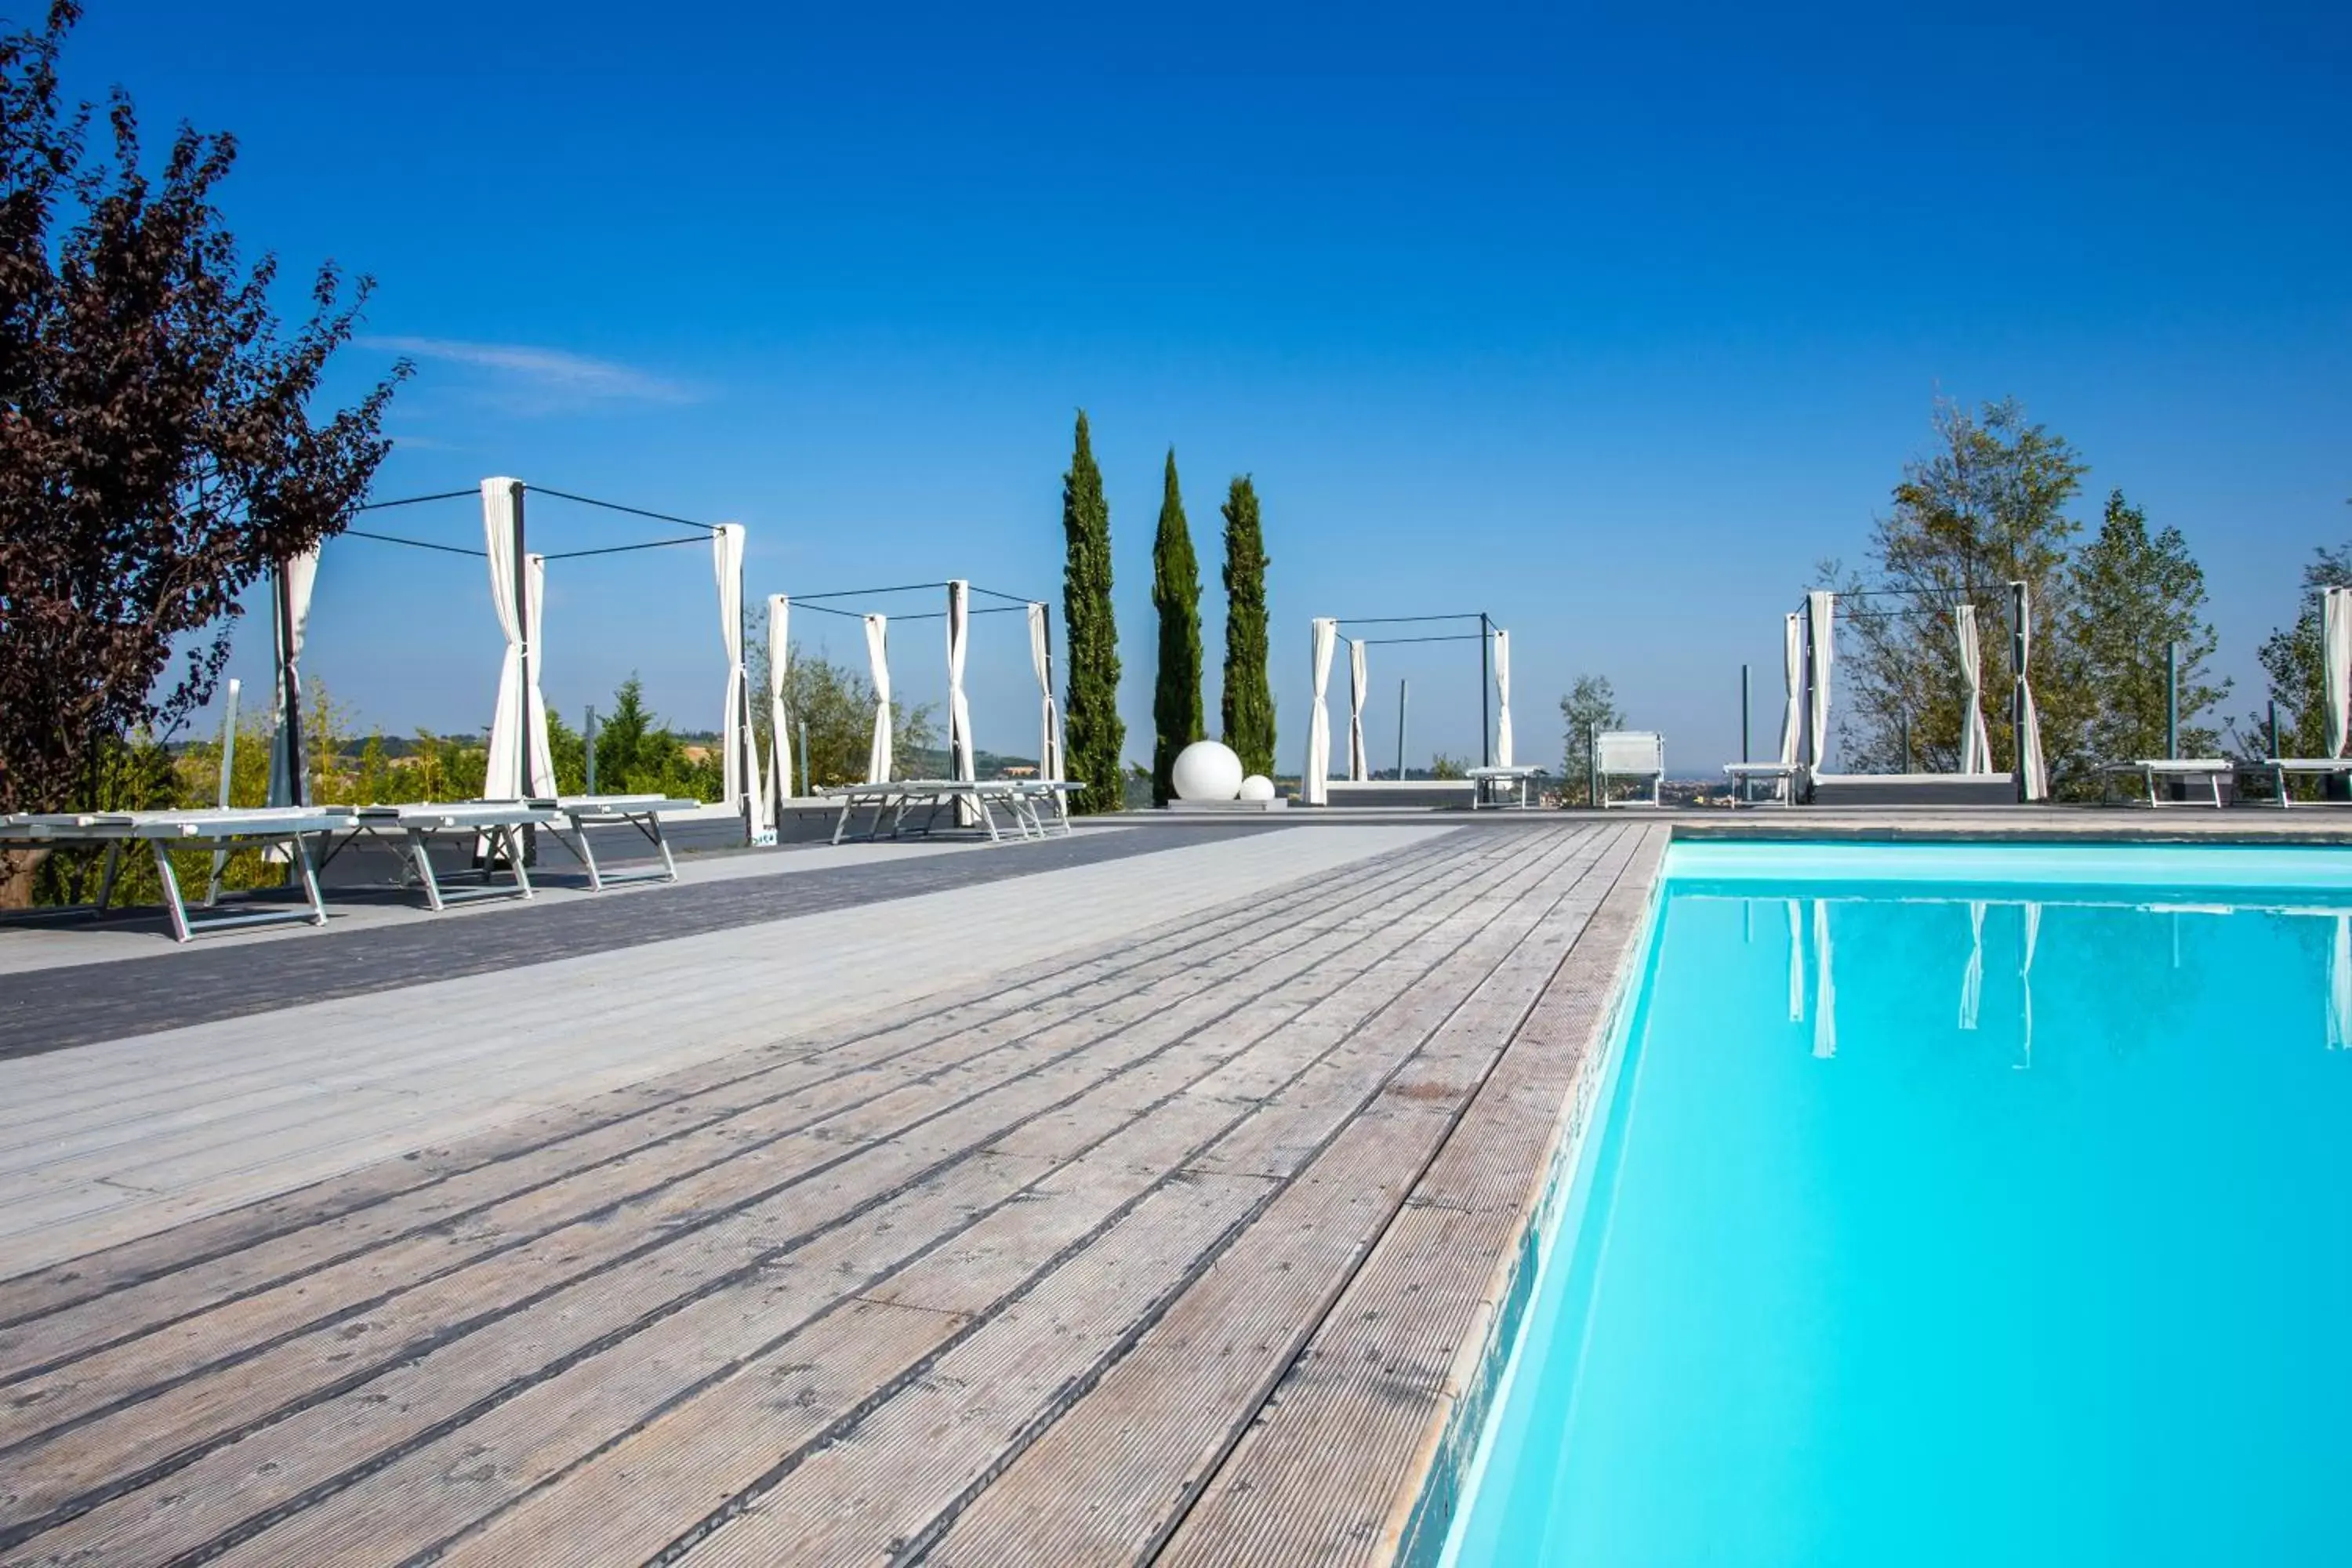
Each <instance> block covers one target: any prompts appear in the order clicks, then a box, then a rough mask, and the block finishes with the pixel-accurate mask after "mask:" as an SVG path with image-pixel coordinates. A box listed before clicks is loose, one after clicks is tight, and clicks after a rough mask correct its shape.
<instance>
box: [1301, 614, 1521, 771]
mask: <svg viewBox="0 0 2352 1568" xmlns="http://www.w3.org/2000/svg"><path fill="white" fill-rule="evenodd" d="M1331 620H1332V622H1333V624H1334V625H1335V626H1429V625H1434V624H1438V623H1442V622H1446V621H1475V622H1477V623H1478V629H1477V630H1476V631H1475V632H1433V633H1427V634H1420V635H1415V636H1412V637H1349V635H1348V634H1347V633H1346V632H1344V631H1342V632H1340V633H1339V640H1340V641H1341V642H1344V643H1348V644H1349V645H1351V646H1354V645H1360V646H1362V647H1395V646H1397V645H1399V644H1402V643H1423V642H1469V641H1471V640H1473V639H1475V640H1476V642H1477V644H1478V765H1479V766H1480V767H1482V768H1483V767H1491V766H1493V765H1494V762H1495V720H1494V692H1495V641H1494V632H1495V621H1494V617H1493V616H1489V615H1487V614H1486V611H1484V610H1465V611H1464V612H1462V613H1461V614H1459V615H1448V616H1332V617H1331ZM1368 695H1369V694H1368ZM1400 722H1402V721H1400ZM1397 777H1398V780H1399V781H1400V782H1402V780H1403V777H1404V764H1403V763H1402V760H1400V761H1399V763H1398V764H1397Z"/></svg>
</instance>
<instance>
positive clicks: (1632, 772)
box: [1592, 730, 1666, 808]
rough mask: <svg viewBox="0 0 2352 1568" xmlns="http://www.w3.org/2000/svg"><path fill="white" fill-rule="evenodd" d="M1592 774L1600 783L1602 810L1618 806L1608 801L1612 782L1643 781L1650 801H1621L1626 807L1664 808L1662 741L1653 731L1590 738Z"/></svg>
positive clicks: (1611, 732)
mask: <svg viewBox="0 0 2352 1568" xmlns="http://www.w3.org/2000/svg"><path fill="white" fill-rule="evenodd" d="M1592 771H1593V774H1594V776H1595V777H1596V778H1598V779H1599V780H1600V784H1601V789H1600V795H1601V800H1600V804H1601V806H1602V807H1604V808H1606V807H1608V806H1612V805H1618V804H1621V803H1619V802H1616V801H1612V800H1611V799H1610V798H1609V781H1610V780H1611V779H1612V778H1631V779H1647V780H1648V781H1649V782H1650V798H1649V799H1648V800H1646V801H1644V800H1641V799H1639V798H1636V799H1633V800H1629V801H1625V802H1623V803H1622V804H1623V805H1664V804H1665V788H1666V738H1665V737H1664V735H1661V734H1659V733H1657V732H1656V731H1654V730H1604V731H1601V733H1600V734H1598V735H1595V736H1594V737H1593V738H1592Z"/></svg>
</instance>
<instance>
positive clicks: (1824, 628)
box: [1805, 588, 1837, 773]
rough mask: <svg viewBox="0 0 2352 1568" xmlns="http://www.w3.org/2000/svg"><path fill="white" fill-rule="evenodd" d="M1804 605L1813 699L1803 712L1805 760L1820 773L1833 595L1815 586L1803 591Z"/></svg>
mask: <svg viewBox="0 0 2352 1568" xmlns="http://www.w3.org/2000/svg"><path fill="white" fill-rule="evenodd" d="M1805 608H1806V612H1807V614H1808V615H1809V616H1811V620H1812V623H1813V692H1812V698H1813V700H1812V703H1811V708H1810V710H1808V712H1807V713H1806V725H1807V729H1806V738H1807V741H1808V742H1809V744H1808V745H1807V747H1806V750H1805V761H1806V762H1808V763H1811V766H1812V769H1813V771H1814V772H1815V773H1820V772H1821V771H1822V763H1825V762H1827V761H1828V760H1829V743H1830V668H1831V666H1832V664H1833V663H1834V662H1835V659H1834V657H1833V648H1832V645H1833V642H1834V634H1835V631H1836V621H1837V595H1835V594H1832V593H1827V592H1824V591H1823V590H1822V589H1819V588H1816V589H1814V590H1813V591H1812V592H1811V593H1810V594H1807V595H1805Z"/></svg>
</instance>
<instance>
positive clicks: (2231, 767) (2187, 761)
mask: <svg viewBox="0 0 2352 1568" xmlns="http://www.w3.org/2000/svg"><path fill="white" fill-rule="evenodd" d="M2237 772H2238V764H2237V763H2233V762H2231V761H2230V760H2229V759H2228V758H2227V757H2142V758H2139V759H2138V760H2137V761H2135V762H2128V763H2108V764H2107V765H2106V766H2105V767H2103V768H2101V769H2100V770H2099V773H2100V774H2101V775H2102V776H2103V777H2104V778H2105V781H2106V783H2107V784H2108V786H2109V787H2110V789H2112V787H2113V785H2114V784H2115V781H2116V779H2118V778H2129V777H2137V778H2138V779H2139V780H2140V782H2141V784H2142V786H2143V787H2144V788H2145V789H2146V790H2147V804H2148V805H2151V806H2160V805H2164V802H2163V801H2162V800H2161V799H2160V798H2158V795H2157V791H2156V781H2157V780H2158V779H2160V778H2161V779H2203V780H2204V781H2205V782H2206V783H2207V784H2210V785H2211V786H2212V790H2213V805H2215V806H2216V807H2217V808H2218V807H2219V806H2220V805H2221V804H2222V800H2221V781H2222V780H2223V779H2225V778H2233V777H2235V776H2236V775H2237Z"/></svg>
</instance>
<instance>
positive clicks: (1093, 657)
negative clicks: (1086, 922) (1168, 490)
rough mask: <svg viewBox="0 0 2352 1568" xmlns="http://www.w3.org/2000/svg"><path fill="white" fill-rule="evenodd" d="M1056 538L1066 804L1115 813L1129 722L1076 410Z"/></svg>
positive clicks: (1097, 490) (1092, 471)
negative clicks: (1122, 708)
mask: <svg viewBox="0 0 2352 1568" xmlns="http://www.w3.org/2000/svg"><path fill="white" fill-rule="evenodd" d="M1062 535H1063V539H1064V541H1065V542H1066V545H1067V549H1068V554H1067V556H1066V560H1065V561H1064V563H1063V566H1062V617H1063V624H1064V627H1065V630H1064V633H1063V635H1064V637H1065V639H1066V645H1067V647H1068V650H1069V651H1068V659H1069V666H1070V669H1069V675H1068V677H1067V679H1068V681H1069V695H1068V699H1067V700H1066V701H1065V702H1064V703H1063V705H1062V723H1063V727H1064V729H1065V731H1066V734H1067V741H1068V745H1069V758H1068V761H1069V773H1070V777H1071V779H1072V780H1073V781H1074V782H1076V783H1078V784H1084V785H1086V786H1087V787H1086V788H1085V789H1083V790H1081V791H1079V792H1078V794H1077V795H1076V798H1075V799H1074V800H1073V801H1072V802H1071V807H1070V808H1071V809H1072V810H1073V811H1085V812H1099V811H1117V810H1118V809H1120V807H1121V806H1122V805H1124V804H1125V801H1126V794H1127V780H1126V778H1125V775H1124V769H1123V767H1122V765H1121V763H1120V761H1119V753H1120V752H1121V751H1123V750H1124V749H1125V748H1126V745H1127V726H1126V725H1125V724H1123V723H1121V722H1120V721H1119V717H1118V623H1117V622H1116V621H1114V620H1113V619H1112V617H1111V608H1110V503H1109V502H1108V501H1107V500H1104V499H1103V488H1102V470H1101V469H1099V468H1096V467H1095V453H1094V443H1093V441H1092V440H1091V439H1090V438H1089V437H1088V435H1087V415H1086V410H1084V409H1080V410H1079V411H1078V433H1077V446H1076V450H1075V451H1074V452H1072V454H1071V456H1070V471H1069V472H1068V473H1066V474H1065V475H1063V476H1062Z"/></svg>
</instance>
